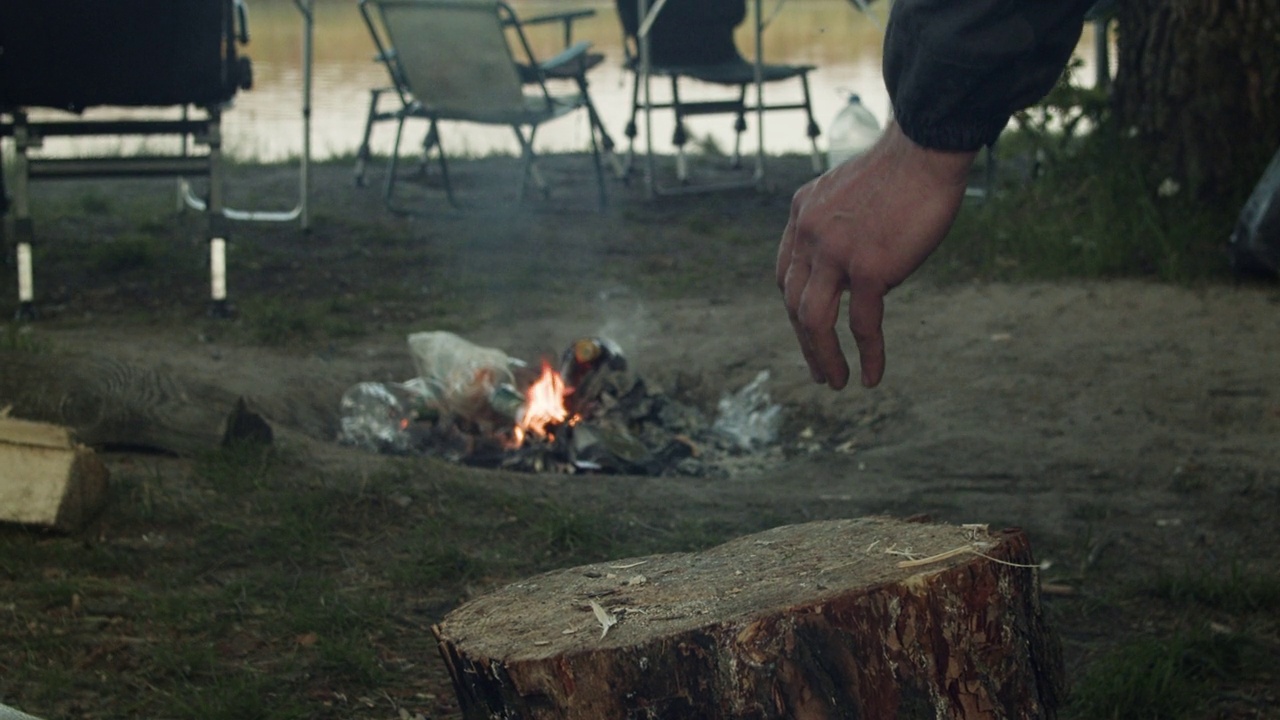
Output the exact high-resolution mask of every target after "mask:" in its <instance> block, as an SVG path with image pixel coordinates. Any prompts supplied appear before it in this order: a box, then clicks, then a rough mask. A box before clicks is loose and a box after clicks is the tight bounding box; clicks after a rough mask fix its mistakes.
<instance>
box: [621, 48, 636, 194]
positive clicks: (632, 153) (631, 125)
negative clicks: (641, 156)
mask: <svg viewBox="0 0 1280 720" xmlns="http://www.w3.org/2000/svg"><path fill="white" fill-rule="evenodd" d="M639 111H640V74H639V73H632V76H631V119H630V120H628V121H627V127H626V130H625V131H624V133H625V134H626V136H627V159H626V161H625V162H624V163H623V173H624V174H623V175H622V177H630V176H631V172H632V169H633V168H634V167H635V161H636V136H637V135H639V134H640V131H639V130H638V129H637V128H636V114H637V113H638V112H639Z"/></svg>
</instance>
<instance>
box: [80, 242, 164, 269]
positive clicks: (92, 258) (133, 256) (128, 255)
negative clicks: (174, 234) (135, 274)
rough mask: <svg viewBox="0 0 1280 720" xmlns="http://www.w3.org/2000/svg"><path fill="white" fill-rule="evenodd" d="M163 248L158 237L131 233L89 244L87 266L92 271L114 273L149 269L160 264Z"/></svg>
mask: <svg viewBox="0 0 1280 720" xmlns="http://www.w3.org/2000/svg"><path fill="white" fill-rule="evenodd" d="M163 255H164V248H163V247H162V246H161V243H160V241H159V240H158V239H156V238H154V237H150V236H143V235H131V236H125V237H119V238H114V239H108V240H104V241H102V242H95V243H93V244H92V245H90V246H89V266H90V268H91V269H92V270H93V271H94V272H99V273H103V274H107V275H115V274H119V273H124V272H130V271H134V270H149V269H152V268H155V267H157V266H158V265H159V264H160V259H161V257H163Z"/></svg>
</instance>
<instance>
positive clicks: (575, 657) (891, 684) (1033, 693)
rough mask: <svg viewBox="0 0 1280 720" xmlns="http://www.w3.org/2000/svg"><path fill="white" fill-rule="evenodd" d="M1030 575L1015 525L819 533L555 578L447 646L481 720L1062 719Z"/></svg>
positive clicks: (467, 609)
mask: <svg viewBox="0 0 1280 720" xmlns="http://www.w3.org/2000/svg"><path fill="white" fill-rule="evenodd" d="M1031 564H1033V560H1032V555H1031V550H1030V546H1029V544H1028V542H1027V538H1026V536H1025V534H1023V532H1022V531H1020V530H1016V529H1014V530H1005V531H1002V532H995V533H991V532H988V531H987V530H986V529H985V527H975V526H963V527H956V526H947V525H931V524H918V523H907V522H902V521H896V520H891V519H886V518H861V519H850V520H833V521H823V522H814V523H807V524H802V525H792V526H786V527H780V528H776V529H774V530H770V531H767V532H763V533H759V534H756V535H750V536H747V537H743V538H739V539H737V540H734V541H732V542H729V543H726V544H724V545H721V546H719V547H716V548H713V549H710V550H706V551H703V552H698V553H682V554H671V555H656V556H650V557H644V558H634V559H630V560H620V561H615V562H607V563H599V564H595V565H588V566H583V567H576V568H571V569H566V570H558V571H554V572H550V573H547V574H544V575H540V576H537V577H534V578H530V579H528V580H525V581H523V582H518V583H515V584H512V585H509V586H507V587H505V588H503V589H501V590H498V591H496V592H494V593H492V594H489V595H486V596H483V597H480V598H477V599H475V600H473V601H471V602H468V603H466V604H465V605H463V606H461V607H459V608H457V609H456V610H454V611H453V612H452V613H450V614H449V615H448V616H447V617H446V618H445V619H444V620H443V621H442V622H441V623H440V624H439V625H437V626H436V627H435V628H434V630H435V634H436V638H437V640H438V642H439V648H440V652H441V655H442V656H443V657H444V659H445V662H446V664H447V665H448V667H449V671H450V673H451V675H452V677H453V681H454V687H455V690H456V692H457V694H458V698H459V702H460V705H461V707H462V709H463V712H464V714H465V715H466V717H468V718H488V717H500V718H583V719H588V718H589V719H591V720H609V719H612V718H726V719H728V718H734V719H742V718H929V719H930V720H933V719H935V718H966V719H973V718H1051V717H1055V708H1056V706H1057V704H1058V701H1059V699H1060V698H1061V697H1062V694H1063V669H1062V661H1061V654H1060V650H1059V647H1058V645H1057V642H1056V641H1055V639H1054V638H1053V636H1052V634H1051V632H1050V631H1049V629H1048V628H1047V626H1046V624H1045V621H1044V618H1043V615H1042V613H1041V608H1040V601H1039V593H1038V588H1037V577H1036V571H1035V570H1034V569H1033V568H1031V567H1028V566H1029V565H1031ZM903 565H906V566H905V567H904V566H903Z"/></svg>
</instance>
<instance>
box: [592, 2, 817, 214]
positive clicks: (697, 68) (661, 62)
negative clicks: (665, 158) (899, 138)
mask: <svg viewBox="0 0 1280 720" xmlns="http://www.w3.org/2000/svg"><path fill="white" fill-rule="evenodd" d="M616 2H617V9H618V18H619V20H621V24H622V30H623V47H624V53H625V58H624V60H625V64H626V68H627V70H629V71H630V72H631V73H632V77H633V79H634V83H633V86H632V93H631V117H630V120H629V122H628V123H627V128H626V134H627V138H628V139H629V140H630V146H629V149H628V153H627V166H626V167H627V170H628V171H630V169H631V167H632V163H633V162H634V157H635V141H636V135H637V134H638V132H637V128H636V116H637V115H638V114H639V113H640V112H641V111H642V110H643V111H646V113H647V112H649V111H652V110H671V111H673V112H674V113H675V130H674V133H673V135H672V138H671V142H672V144H673V145H675V148H676V154H677V168H676V174H677V177H678V179H679V181H680V183H681V185H687V184H688V182H689V179H688V165H687V160H686V159H685V154H684V146H685V145H686V144H687V143H688V141H689V134H688V131H687V130H686V128H685V124H684V120H685V118H687V117H691V116H695V115H710V114H730V115H733V116H734V130H735V131H736V134H735V139H734V148H733V157H732V163H733V167H735V168H737V167H741V163H742V154H741V149H742V133H743V132H745V131H746V129H747V121H746V116H747V115H748V114H749V113H755V112H757V111H760V110H763V111H778V110H802V111H804V113H805V114H806V115H807V117H808V121H809V122H808V127H807V134H808V137H809V140H810V144H811V145H812V147H813V151H812V157H813V163H814V165H813V167H814V172H821V171H822V155H821V153H820V152H819V151H818V142H817V139H818V135H819V134H820V130H819V129H818V123H817V121H815V120H814V118H813V106H812V104H811V102H810V95H809V73H810V72H811V71H812V70H813V69H814V67H813V66H812V65H780V64H770V63H764V64H762V65H761V67H760V71H761V78H760V79H761V80H762V82H764V83H778V82H785V81H798V82H799V83H800V85H801V88H802V89H803V92H804V100H803V102H799V103H795V102H792V103H774V104H768V103H765V102H764V100H763V98H762V97H756V98H755V99H754V104H749V103H748V102H747V88H748V87H751V86H754V85H755V83H756V64H755V63H754V62H750V61H748V60H746V59H745V58H743V56H742V54H741V53H740V52H739V51H738V48H737V45H736V44H735V43H734V29H735V28H736V27H738V26H739V25H741V24H742V22H743V21H744V20H745V19H746V15H747V9H746V0H668V1H667V2H666V3H665V4H664V5H663V6H662V7H661V9H660V11H659V12H658V14H657V16H656V19H655V20H654V21H653V23H652V25H651V26H650V28H649V31H648V34H647V38H645V40H647V43H648V59H649V67H648V74H649V76H660V77H665V78H668V79H669V80H670V84H671V96H670V99H669V100H663V101H655V100H652V99H649V100H648V101H646V97H645V96H646V95H647V93H644V92H643V90H644V88H643V84H644V82H645V80H644V77H643V75H644V72H643V67H642V55H641V38H640V37H639V35H640V28H641V26H642V24H643V20H642V18H641V17H640V3H641V0H616ZM657 4H658V0H651V1H650V2H647V3H646V9H647V10H651V9H652V8H653V7H654V6H655V5H657ZM685 80H695V81H699V82H702V83H709V84H711V85H717V86H722V87H730V88H734V89H735V90H736V91H737V97H736V98H730V99H721V100H701V101H697V100H689V99H688V98H687V97H685V96H684V95H682V93H681V87H682V86H681V82H682V81H685ZM647 150H648V152H649V154H650V156H652V153H653V148H652V147H648V148H647ZM760 152H763V148H761V149H760ZM759 179H760V178H755V181H757V182H758V180H759ZM650 182H652V178H650ZM738 184H739V185H740V184H741V183H738ZM708 189H713V188H708Z"/></svg>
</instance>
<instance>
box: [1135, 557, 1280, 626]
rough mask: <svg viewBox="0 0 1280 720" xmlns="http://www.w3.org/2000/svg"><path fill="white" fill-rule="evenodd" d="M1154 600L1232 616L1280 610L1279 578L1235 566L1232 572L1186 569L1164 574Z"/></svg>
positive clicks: (1237, 564)
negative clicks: (1176, 572)
mask: <svg viewBox="0 0 1280 720" xmlns="http://www.w3.org/2000/svg"><path fill="white" fill-rule="evenodd" d="M1151 594H1152V595H1154V596H1155V597H1158V598H1161V599H1164V600H1167V601H1169V602H1172V603H1176V604H1179V605H1190V606H1197V607H1202V608H1209V609H1213V610H1221V611H1224V612H1228V613H1232V614H1245V613H1254V612H1277V611H1280V577H1277V576H1275V575H1266V574H1260V573H1257V572H1250V571H1247V570H1245V569H1244V568H1243V567H1241V565H1240V564H1239V563H1233V564H1232V565H1231V569H1230V571H1229V572H1227V573H1225V574H1223V573H1214V572H1211V571H1209V570H1198V571H1193V570H1190V569H1189V570H1187V571H1185V572H1183V573H1182V574H1181V575H1162V576H1161V577H1159V578H1158V579H1157V580H1156V582H1155V585H1154V586H1153V587H1152V588H1151Z"/></svg>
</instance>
